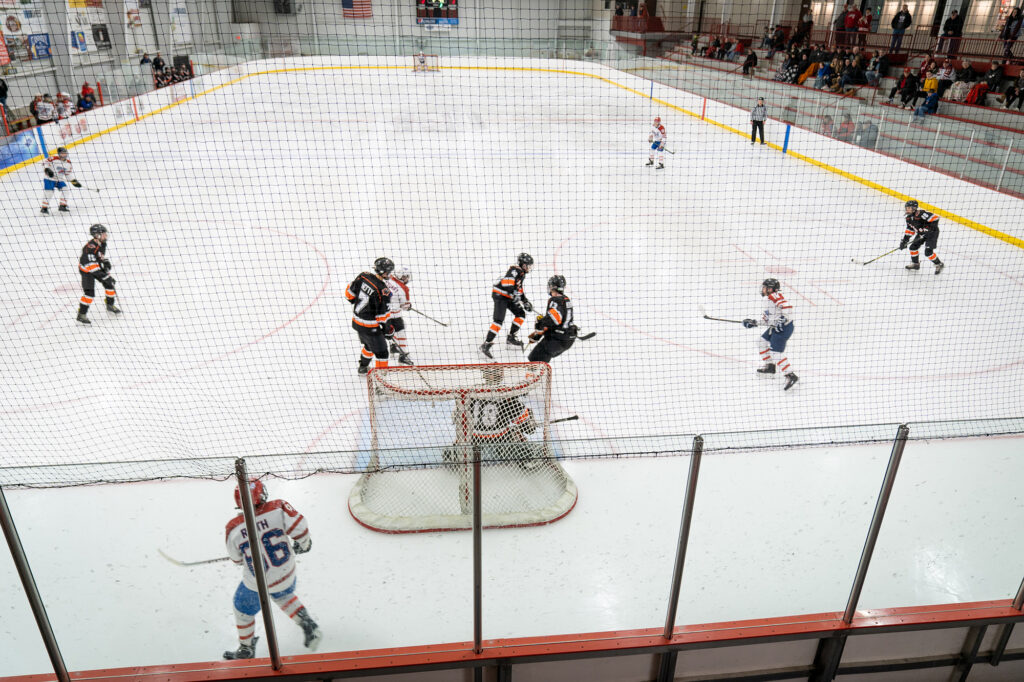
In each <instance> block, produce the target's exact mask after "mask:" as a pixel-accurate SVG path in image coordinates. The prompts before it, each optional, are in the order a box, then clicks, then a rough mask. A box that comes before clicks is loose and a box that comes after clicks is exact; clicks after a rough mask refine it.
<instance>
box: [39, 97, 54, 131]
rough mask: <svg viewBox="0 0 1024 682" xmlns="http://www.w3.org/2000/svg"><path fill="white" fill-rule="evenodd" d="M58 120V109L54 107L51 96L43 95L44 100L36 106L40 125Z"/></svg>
mask: <svg viewBox="0 0 1024 682" xmlns="http://www.w3.org/2000/svg"><path fill="white" fill-rule="evenodd" d="M56 118H57V108H56V107H55V106H53V99H52V98H51V97H50V94H49V93H47V94H45V95H43V100H42V101H41V102H40V103H39V104H37V105H36V121H38V122H39V125H43V124H45V123H49V122H50V121H53V120H54V119H56Z"/></svg>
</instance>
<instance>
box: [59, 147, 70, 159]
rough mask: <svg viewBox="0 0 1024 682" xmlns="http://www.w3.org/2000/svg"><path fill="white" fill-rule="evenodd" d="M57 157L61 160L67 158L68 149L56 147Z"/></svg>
mask: <svg viewBox="0 0 1024 682" xmlns="http://www.w3.org/2000/svg"><path fill="white" fill-rule="evenodd" d="M57 156H59V157H60V158H62V159H66V158H68V148H67V147H57Z"/></svg>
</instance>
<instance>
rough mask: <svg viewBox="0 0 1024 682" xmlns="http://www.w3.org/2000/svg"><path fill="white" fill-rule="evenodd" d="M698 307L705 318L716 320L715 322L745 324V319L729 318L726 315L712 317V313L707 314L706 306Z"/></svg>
mask: <svg viewBox="0 0 1024 682" xmlns="http://www.w3.org/2000/svg"><path fill="white" fill-rule="evenodd" d="M698 308H700V314H701V316H702V317H703V318H704V319H705V320H714V321H715V322H732V323H734V324H743V320H727V319H726V318H724V317H711V316H710V315H708V314H707V311H705V310H704V306H698Z"/></svg>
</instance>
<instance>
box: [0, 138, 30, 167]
mask: <svg viewBox="0 0 1024 682" xmlns="http://www.w3.org/2000/svg"><path fill="white" fill-rule="evenodd" d="M39 154H40V151H39V140H37V139H36V135H35V132H34V131H32V130H23V131H21V132H20V133H17V134H15V135H12V136H11V137H9V138H7V142H6V143H5V144H4V145H2V146H0V170H2V169H4V168H10V167H11V166H14V165H16V164H19V163H21V162H22V161H28V160H29V159H31V158H33V157H36V156H39Z"/></svg>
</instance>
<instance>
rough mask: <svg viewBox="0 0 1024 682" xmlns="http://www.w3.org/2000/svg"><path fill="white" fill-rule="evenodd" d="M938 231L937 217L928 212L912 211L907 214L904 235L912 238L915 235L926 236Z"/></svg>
mask: <svg viewBox="0 0 1024 682" xmlns="http://www.w3.org/2000/svg"><path fill="white" fill-rule="evenodd" d="M938 229H939V216H937V215H935V214H934V213H931V212H930V211H914V212H913V213H909V214H907V229H906V230H905V231H904V232H903V234H904V235H906V236H908V237H912V236H914V235H915V234H919V235H927V234H929V233H931V232H933V231H938Z"/></svg>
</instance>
